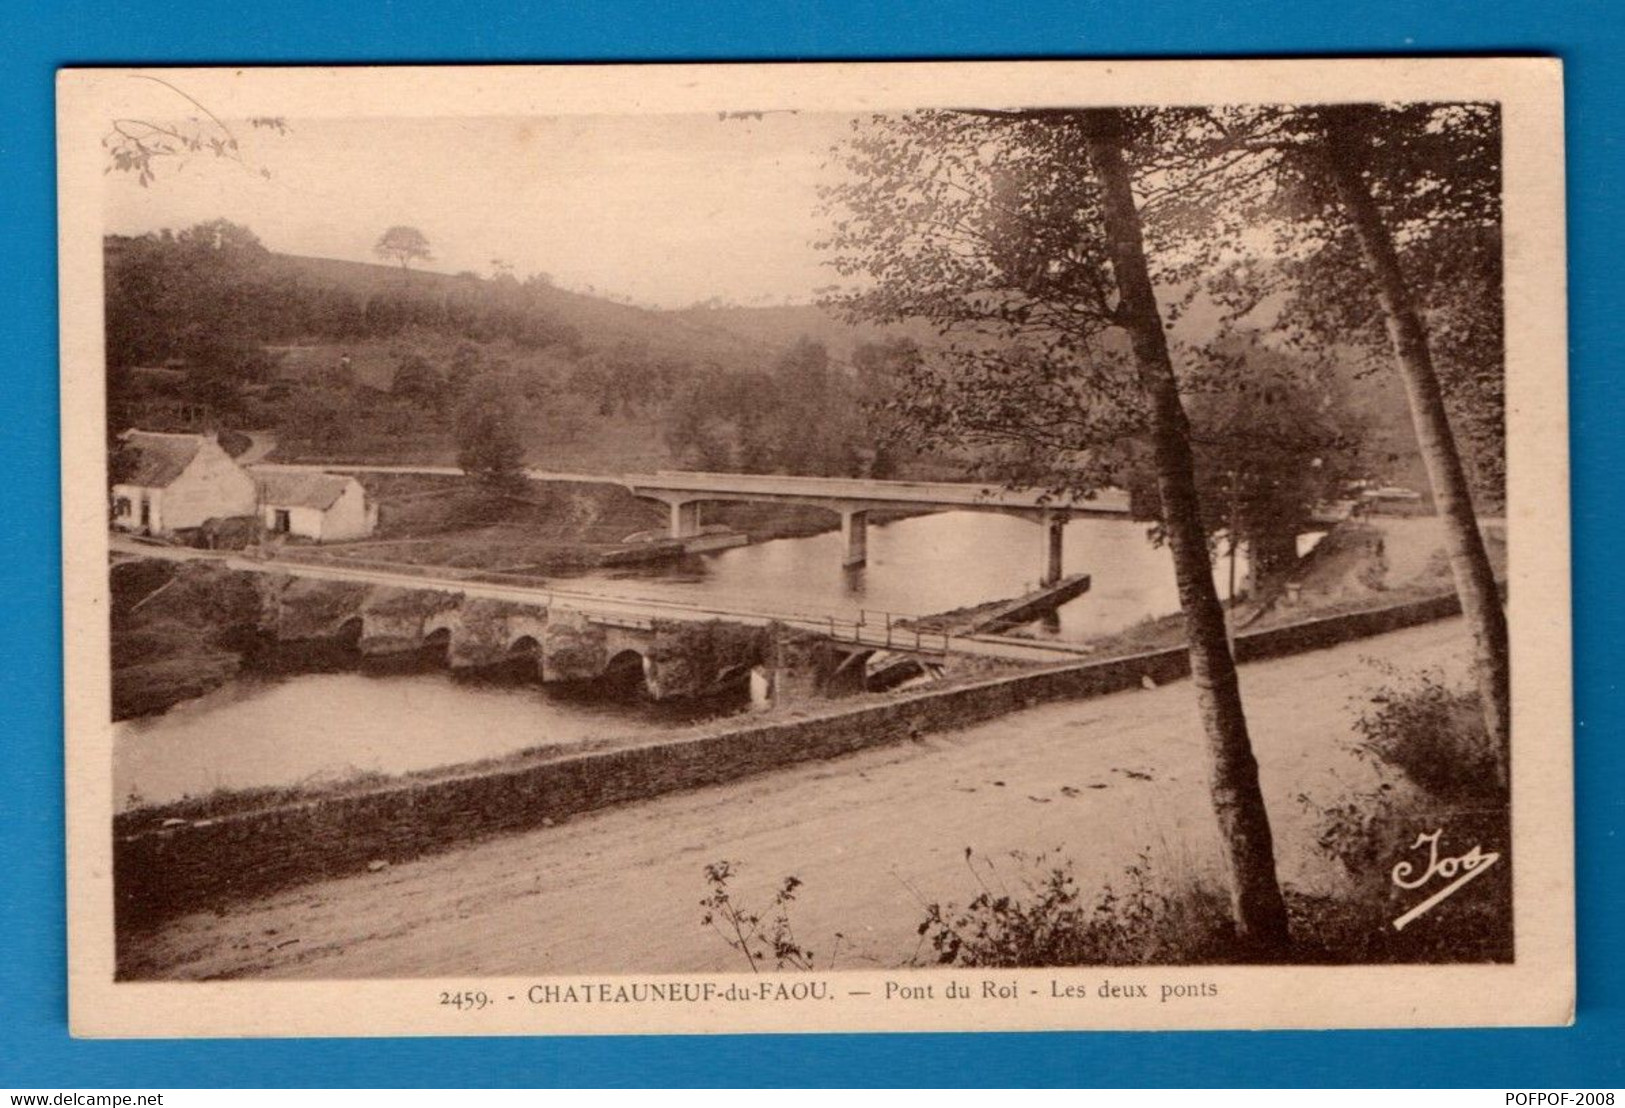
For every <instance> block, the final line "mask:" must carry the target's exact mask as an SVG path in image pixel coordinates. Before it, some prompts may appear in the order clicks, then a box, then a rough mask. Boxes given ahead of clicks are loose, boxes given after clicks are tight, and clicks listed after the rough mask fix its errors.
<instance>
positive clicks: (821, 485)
mask: <svg viewBox="0 0 1625 1108" xmlns="http://www.w3.org/2000/svg"><path fill="white" fill-rule="evenodd" d="M263 468H266V469H287V470H308V471H314V472H324V473H416V474H424V475H427V476H436V477H461V476H463V471H462V470H461V469H458V468H457V467H456V466H408V465H355V464H327V463H295V464H277V465H267V466H263ZM525 476H526V477H527V478H529V479H530V480H532V481H578V482H587V483H591V484H606V485H621V486H622V487H624V488H626V489H627V490H628V491H630V492H631V493H632V494H633V495H635V496H640V497H643V498H645V499H648V500H657V501H660V502H661V503H663V504H665V505H666V506H667V507H668V509H669V510H670V513H671V516H670V520H671V522H670V530H669V533H670V535H671V537H672V538H674V539H678V540H681V541H684V542H691V541H693V540H695V539H698V538H700V537H701V536H702V533H703V529H704V522H703V520H702V518H701V514H700V513H701V506H702V505H703V504H705V503H706V502H707V501H711V502H713V503H727V502H730V501H731V502H736V503H737V502H750V503H761V504H806V505H811V506H812V507H816V508H823V509H825V510H826V511H830V512H833V513H835V514H836V515H838V516H839V517H840V518H841V538H842V541H843V545H842V552H841V564H842V565H845V566H849V567H855V566H861V565H863V564H864V563H865V562H866V561H868V557H869V513H870V512H873V511H903V512H920V511H927V512H999V513H1002V514H1005V515H1016V516H1021V517H1023V518H1026V519H1031V520H1033V521H1035V522H1037V523H1038V524H1039V525H1040V531H1039V539H1040V542H1039V556H1040V561H1039V567H1040V572H1039V584H1040V585H1041V586H1044V587H1048V586H1050V585H1054V584H1056V583H1057V582H1059V581H1060V580H1061V565H1062V554H1063V547H1064V538H1063V534H1064V528H1065V526H1066V522H1067V520H1068V519H1071V518H1072V517H1074V516H1101V517H1106V518H1111V519H1128V518H1130V514H1129V497H1128V493H1127V492H1125V491H1124V490H1122V489H1101V490H1100V491H1099V492H1097V493H1096V494H1095V495H1094V496H1090V497H1083V496H1069V495H1055V494H1051V493H1049V492H1046V491H1045V490H1042V489H1006V488H1000V487H998V486H994V485H978V484H969V483H966V482H958V481H877V480H870V479H868V478H860V477H789V476H782V475H778V474H755V473H707V472H697V471H696V472H690V471H685V470H658V471H656V472H654V473H623V474H613V473H562V472H555V471H551V470H542V469H527V470H526V471H525Z"/></svg>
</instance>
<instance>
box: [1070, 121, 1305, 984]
mask: <svg viewBox="0 0 1625 1108" xmlns="http://www.w3.org/2000/svg"><path fill="white" fill-rule="evenodd" d="M1083 114H1084V116H1085V118H1086V121H1087V123H1088V140H1087V141H1088V149H1089V161H1090V163H1091V165H1092V166H1093V168H1094V172H1095V176H1096V178H1097V179H1098V180H1099V182H1100V187H1101V192H1102V197H1101V206H1102V216H1103V220H1104V223H1105V230H1106V243H1107V250H1108V253H1109V256H1110V258H1111V263H1112V269H1113V272H1114V274H1115V277H1116V283H1117V292H1118V308H1117V314H1118V317H1119V319H1120V320H1121V322H1122V325H1123V326H1124V328H1125V329H1126V330H1127V331H1128V333H1129V337H1130V341H1131V342H1132V345H1133V350H1134V359H1135V363H1136V367H1137V369H1138V372H1139V378H1140V383H1141V387H1142V388H1143V389H1144V391H1145V394H1146V397H1147V399H1148V401H1149V402H1150V405H1151V436H1152V444H1153V448H1154V456H1155V464H1156V472H1157V489H1158V491H1159V493H1160V495H1161V498H1162V513H1163V523H1164V526H1165V527H1166V529H1167V535H1168V544H1169V546H1170V548H1171V549H1172V551H1173V556H1174V574H1175V579H1176V580H1177V582H1178V585H1179V603H1180V607H1181V608H1183V609H1184V613H1185V626H1186V630H1187V634H1188V636H1189V639H1190V655H1191V678H1192V681H1193V683H1194V684H1195V686H1196V696H1197V704H1198V706H1199V708H1200V710H1201V715H1202V726H1203V729H1204V731H1205V732H1206V736H1207V746H1208V758H1209V762H1210V766H1209V770H1210V775H1211V776H1210V787H1211V790H1212V796H1213V810H1214V813H1215V815H1217V817H1218V820H1219V832H1220V837H1221V840H1222V843H1223V849H1224V855H1225V863H1226V866H1227V868H1228V870H1229V875H1230V896H1231V904H1232V908H1233V911H1234V914H1235V921H1236V932H1237V937H1238V938H1239V939H1240V940H1241V941H1242V942H1243V943H1244V944H1245V945H1247V946H1249V947H1251V948H1253V949H1254V950H1255V951H1257V952H1258V953H1260V954H1269V953H1275V952H1279V951H1281V950H1283V949H1285V947H1286V945H1287V943H1288V934H1287V918H1286V905H1285V903H1284V901H1283V900H1282V898H1281V887H1280V885H1279V884H1278V883H1277V880H1276V876H1275V847H1274V842H1273V839H1272V836H1271V834H1270V823H1269V815H1268V813H1267V812H1266V811H1265V808H1264V796H1263V793H1262V791H1261V790H1260V789H1259V785H1258V763H1257V761H1256V760H1255V759H1254V758H1253V748H1252V741H1251V739H1250V738H1249V737H1248V734H1247V719H1246V716H1245V715H1244V714H1243V712H1242V706H1241V688H1240V686H1239V685H1238V683H1237V681H1236V664H1235V660H1234V658H1232V657H1231V654H1230V644H1229V642H1228V640H1227V638H1226V635H1225V619H1224V609H1223V607H1222V606H1221V604H1220V602H1219V594H1218V590H1217V589H1216V588H1215V587H1214V584H1213V567H1212V565H1211V563H1210V562H1209V560H1208V544H1207V533H1206V530H1205V528H1204V527H1203V526H1202V512H1201V506H1200V503H1199V501H1198V499H1197V492H1196V467H1195V461H1194V458H1193V457H1192V454H1191V444H1190V423H1189V420H1188V419H1187V417H1186V414H1185V408H1184V405H1183V403H1182V402H1181V401H1180V398H1179V382H1178V379H1177V378H1176V377H1175V376H1174V367H1173V362H1172V361H1171V360H1170V358H1169V356H1168V341H1167V337H1166V336H1165V335H1164V333H1163V325H1162V313H1161V312H1160V311H1159V309H1158V307H1157V299H1156V292H1155V291H1154V290H1153V288H1152V286H1151V277H1150V273H1149V271H1148V269H1147V266H1146V260H1145V242H1144V237H1143V233H1142V230H1141V226H1140V214H1139V209H1138V208H1137V206H1136V205H1135V202H1134V194H1133V192H1132V190H1131V188H1130V184H1129V174H1128V167H1127V166H1126V165H1125V163H1124V160H1123V151H1122V141H1123V139H1122V132H1123V120H1122V115H1121V113H1120V112H1119V111H1118V110H1117V109H1112V108H1097V109H1090V110H1087V111H1085V112H1084V113H1083Z"/></svg>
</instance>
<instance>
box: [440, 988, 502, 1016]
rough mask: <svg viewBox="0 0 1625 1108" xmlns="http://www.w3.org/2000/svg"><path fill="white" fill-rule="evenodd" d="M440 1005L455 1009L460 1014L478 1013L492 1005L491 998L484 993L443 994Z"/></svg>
mask: <svg viewBox="0 0 1625 1108" xmlns="http://www.w3.org/2000/svg"><path fill="white" fill-rule="evenodd" d="M440 1003H441V1004H442V1005H444V1006H445V1007H448V1008H455V1009H457V1010H458V1011H459V1012H465V1011H466V1012H478V1011H479V1010H480V1009H481V1008H484V1007H486V1006H488V1005H489V1004H490V1003H491V998H490V996H488V995H487V994H486V993H484V992H483V991H481V992H463V993H441V994H440Z"/></svg>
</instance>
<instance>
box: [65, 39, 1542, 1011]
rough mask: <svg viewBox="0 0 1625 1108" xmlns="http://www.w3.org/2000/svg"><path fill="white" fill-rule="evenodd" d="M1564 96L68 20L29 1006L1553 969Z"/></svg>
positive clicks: (1472, 85) (656, 1007)
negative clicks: (141, 55) (293, 47)
mask: <svg viewBox="0 0 1625 1108" xmlns="http://www.w3.org/2000/svg"><path fill="white" fill-rule="evenodd" d="M1562 119H1563V113H1562V73H1561V69H1560V66H1559V65H1558V63H1556V62H1555V61H1551V60H1544V59H1527V58H1525V59H1487V58H1471V59H1469V58H1453V59H1393V60H1382V61H1362V60H1344V61H1335V60H1325V59H1320V60H1313V61H1269V62H1257V61H1246V62H1193V61H1181V62H1161V63H1151V62H1146V63H1138V62H1137V63H1110V64H1108V63H1083V62H1044V63H1020V62H1010V63H977V64H963V63H954V64H930V63H919V64H827V65H703V66H680V65H673V66H637V67H630V66H629V67H617V66H596V67H589V66H582V67H570V66H564V67H556V66H555V67H501V68H355V69H343V68H328V69H318V68H308V69H304V68H287V69H223V68H222V69H150V70H70V71H64V72H63V73H62V74H61V75H60V78H59V157H60V188H61V303H62V410H63V422H62V437H63V497H64V505H65V508H64V511H65V518H64V523H63V526H64V539H65V542H64V548H65V550H66V557H65V565H64V576H65V596H66V609H65V613H64V615H65V625H66V634H67V658H66V666H67V668H66V696H67V721H68V725H67V734H66V759H67V780H68V797H67V802H68V820H69V827H68V832H69V834H68V848H69V851H68V859H67V867H68V868H67V872H68V880H69V921H68V923H69V932H70V945H71V950H70V965H71V1022H72V1027H73V1030H74V1033H75V1034H78V1035H87V1036H165V1037H172V1036H192V1035H209V1036H241V1035H400V1034H460V1033H466V1034H478V1035H490V1034H550V1035H552V1034H601V1033H671V1032H681V1033H686V1032H715V1031H809V1032H811V1031H863V1030H978V1029H989V1030H1017V1029H1074V1028H1125V1029H1126V1028H1277V1027H1305V1028H1310V1027H1312V1028H1324V1027H1403V1026H1437V1025H1508V1024H1561V1023H1565V1022H1567V1021H1569V1020H1570V1019H1571V1018H1572V1011H1573V1003H1574V920H1573V907H1574V902H1573V869H1572V843H1571V834H1572V805H1571V784H1572V782H1571V756H1570V747H1571V740H1572V730H1571V706H1570V664H1569V660H1570V655H1569V651H1570V647H1569V568H1568V475H1567V447H1566V442H1567V410H1566V384H1565V374H1566V362H1565V343H1566V338H1565V330H1564V313H1565V269H1564V254H1563V236H1564V220H1563V128H1562Z"/></svg>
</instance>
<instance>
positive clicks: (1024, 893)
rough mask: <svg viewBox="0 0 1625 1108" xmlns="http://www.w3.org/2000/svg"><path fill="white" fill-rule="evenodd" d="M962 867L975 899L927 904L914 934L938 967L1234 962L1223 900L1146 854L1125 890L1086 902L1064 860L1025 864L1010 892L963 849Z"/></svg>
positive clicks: (985, 863)
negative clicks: (1170, 875) (1163, 875)
mask: <svg viewBox="0 0 1625 1108" xmlns="http://www.w3.org/2000/svg"><path fill="white" fill-rule="evenodd" d="M1012 856H1013V857H1014V858H1015V859H1016V860H1017V861H1018V862H1021V863H1027V862H1028V859H1026V858H1025V857H1024V856H1022V855H1020V854H1015V855H1012ZM965 864H966V866H967V867H968V868H969V869H970V871H971V873H972V874H973V875H974V876H975V878H976V880H977V883H978V884H979V885H980V886H981V889H982V891H981V893H979V894H978V895H977V896H976V898H975V899H974V900H972V901H971V902H970V903H969V904H967V905H966V906H965V907H964V908H963V909H960V908H955V907H954V906H953V905H947V906H944V905H942V904H937V903H932V904H928V905H927V906H926V915H925V919H924V920H923V921H921V923H920V925H919V927H918V932H919V934H920V937H921V938H922V939H923V940H924V941H926V942H928V943H930V945H931V948H932V950H934V951H935V952H936V961H937V962H938V963H939V964H942V965H955V966H977V967H989V968H1013V967H1039V966H1132V965H1179V964H1193V963H1203V962H1219V961H1230V960H1235V959H1236V958H1238V957H1239V954H1238V951H1237V948H1236V942H1235V931H1234V927H1233V925H1232V923H1231V919H1230V906H1229V902H1228V899H1227V898H1226V897H1225V895H1224V894H1223V893H1222V892H1221V891H1219V890H1218V889H1215V888H1213V887H1212V886H1211V885H1209V884H1207V883H1206V882H1203V881H1201V880H1199V879H1195V878H1187V879H1184V880H1179V881H1169V880H1165V879H1159V878H1158V876H1157V875H1156V873H1155V872H1154V870H1153V867H1152V863H1151V856H1150V852H1149V851H1144V852H1142V853H1141V854H1140V860H1139V862H1138V863H1137V864H1135V865H1133V866H1130V867H1129V868H1128V870H1127V871H1126V872H1125V875H1124V876H1125V881H1126V887H1125V888H1124V889H1123V891H1122V892H1121V893H1119V892H1118V891H1117V890H1116V889H1115V888H1114V887H1113V886H1112V885H1109V884H1108V885H1106V886H1104V887H1103V888H1102V889H1101V890H1100V892H1099V894H1098V895H1097V896H1096V897H1095V898H1094V899H1093V900H1092V901H1089V900H1085V899H1084V897H1083V894H1082V892H1081V891H1080V890H1079V888H1078V884H1077V881H1076V879H1075V878H1074V876H1073V872H1072V863H1071V862H1070V861H1069V860H1065V859H1062V860H1058V861H1054V862H1052V861H1051V860H1050V858H1049V855H1047V854H1040V855H1038V856H1037V857H1036V858H1033V859H1031V861H1030V864H1029V865H1028V866H1027V868H1028V870H1029V872H1028V874H1027V875H1026V876H1024V877H1023V878H1022V879H1021V883H1020V888H1019V889H1018V890H1017V891H1016V892H1011V891H1010V890H1009V889H1008V888H1006V887H1005V884H1004V882H1003V880H1002V878H1001V876H1000V875H999V873H998V871H997V869H996V867H995V866H994V865H993V863H992V861H991V860H989V859H985V858H984V859H982V861H981V863H980V867H978V863H977V860H976V858H975V855H974V852H973V851H972V850H971V848H969V847H966V848H965ZM995 886H997V887H995Z"/></svg>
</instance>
